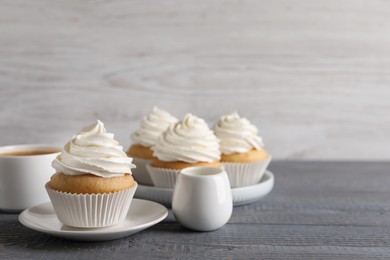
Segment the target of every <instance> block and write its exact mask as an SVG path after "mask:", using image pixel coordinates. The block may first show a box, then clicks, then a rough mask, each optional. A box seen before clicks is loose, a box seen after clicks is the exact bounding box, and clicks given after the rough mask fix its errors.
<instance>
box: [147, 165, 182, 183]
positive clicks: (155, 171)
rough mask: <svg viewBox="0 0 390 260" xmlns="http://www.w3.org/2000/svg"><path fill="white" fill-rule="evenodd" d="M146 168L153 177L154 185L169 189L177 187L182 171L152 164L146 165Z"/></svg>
mask: <svg viewBox="0 0 390 260" xmlns="http://www.w3.org/2000/svg"><path fill="white" fill-rule="evenodd" d="M146 169H147V170H148V171H149V174H150V177H152V180H153V184H154V186H156V187H160V188H168V189H173V188H174V187H175V183H176V178H177V175H179V173H180V171H181V170H174V169H165V168H158V167H153V166H151V165H150V164H148V165H146Z"/></svg>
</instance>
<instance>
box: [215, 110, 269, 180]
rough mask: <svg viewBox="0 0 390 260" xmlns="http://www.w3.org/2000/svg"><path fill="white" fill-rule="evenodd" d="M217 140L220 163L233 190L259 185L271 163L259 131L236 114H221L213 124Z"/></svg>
mask: <svg viewBox="0 0 390 260" xmlns="http://www.w3.org/2000/svg"><path fill="white" fill-rule="evenodd" d="M214 132H215V134H216V136H217V137H218V138H219V139H220V141H221V142H220V149H221V153H222V155H221V162H222V164H223V165H224V167H225V170H226V172H227V174H228V176H229V181H230V185H231V186H232V187H242V186H248V185H253V184H256V183H258V182H259V181H260V180H261V177H262V176H263V175H264V173H265V170H266V168H267V166H268V164H269V162H270V161H271V156H270V155H269V154H268V153H267V152H266V151H265V149H264V143H263V140H262V138H261V137H260V136H259V135H258V129H257V127H256V126H254V125H253V124H251V122H250V121H249V120H248V119H246V118H243V117H240V116H239V114H238V113H237V112H233V113H231V114H228V115H224V116H222V117H221V118H220V120H219V121H218V122H217V123H216V124H215V125H214Z"/></svg>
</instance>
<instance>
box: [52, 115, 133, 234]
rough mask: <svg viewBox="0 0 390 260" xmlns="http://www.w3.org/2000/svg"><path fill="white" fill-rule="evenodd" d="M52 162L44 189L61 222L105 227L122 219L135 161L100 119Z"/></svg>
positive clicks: (127, 207) (79, 134) (79, 225)
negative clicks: (48, 179) (50, 174)
mask: <svg viewBox="0 0 390 260" xmlns="http://www.w3.org/2000/svg"><path fill="white" fill-rule="evenodd" d="M52 166H53V168H54V169H55V170H56V173H55V174H53V176H52V177H51V179H50V181H49V182H48V183H47V184H46V190H47V192H48V194H49V197H50V200H51V202H52V204H53V207H54V210H55V212H56V214H57V217H58V219H59V220H60V221H61V222H62V223H63V224H65V225H68V226H73V227H83V228H92V227H105V226H111V225H115V224H118V223H120V222H122V221H123V220H124V219H125V217H126V215H127V212H128V210H129V208H130V203H131V201H132V198H133V195H134V193H135V190H136V188H137V183H136V182H135V181H134V179H133V177H132V173H131V169H132V168H134V167H135V165H134V164H133V163H132V158H129V157H127V155H126V153H125V152H123V149H122V146H120V145H119V143H118V142H117V141H116V140H114V135H113V134H111V133H107V132H106V129H105V128H104V125H103V123H102V122H101V121H99V120H97V122H96V123H94V124H92V125H90V126H88V127H86V128H84V129H82V130H81V131H80V132H79V133H78V134H77V135H75V136H74V137H73V138H72V139H71V140H70V141H69V142H68V143H67V144H66V145H65V146H64V149H63V150H62V152H61V154H60V155H58V156H57V158H56V159H55V160H54V161H53V163H52Z"/></svg>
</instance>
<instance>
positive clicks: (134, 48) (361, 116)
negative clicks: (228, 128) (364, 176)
mask: <svg viewBox="0 0 390 260" xmlns="http://www.w3.org/2000/svg"><path fill="white" fill-rule="evenodd" d="M0 3H1V7H0V133H1V135H0V145H4V144H16V143H54V144H58V145H63V144H64V143H65V141H67V140H68V139H69V138H70V137H71V136H72V135H73V134H74V133H75V131H77V130H79V129H80V128H81V127H83V126H84V125H86V124H88V123H90V122H92V121H94V120H96V118H99V119H101V120H102V121H103V122H105V123H106V125H107V128H108V129H109V130H111V131H112V132H114V133H115V134H116V136H117V138H118V139H119V141H120V142H121V143H122V144H123V145H124V146H125V147H127V146H129V145H130V133H131V132H133V131H134V130H135V129H136V128H137V126H138V124H139V122H140V120H141V118H142V117H143V116H145V115H147V114H148V113H149V112H150V110H151V109H152V106H154V105H158V106H160V107H162V108H165V109H167V110H168V111H170V112H172V113H173V114H175V115H176V116H178V117H182V116H183V115H184V114H185V113H187V112H192V113H193V114H196V115H198V116H201V117H204V118H205V119H207V121H208V122H209V123H210V125H212V124H213V123H214V122H215V121H216V120H217V119H218V117H219V116H221V115H222V114H225V113H228V112H231V111H233V110H238V111H239V112H240V113H241V114H243V115H244V116H246V117H248V118H249V119H250V120H251V121H253V122H254V123H255V124H256V125H257V126H258V127H259V129H260V133H261V135H262V136H263V137H264V140H265V143H266V145H267V147H268V149H269V150H270V152H271V153H272V154H273V155H274V158H278V159H336V160H339V159H341V160H342V159H344V160H345V159H376V160H379V159H384V160H386V159H388V158H389V154H390V148H389V145H388V142H387V141H386V140H388V132H389V131H390V122H389V117H388V113H387V111H389V110H390V102H389V100H390V88H389V85H390V48H389V45H390V34H389V33H387V32H388V31H389V30H390V8H389V6H388V3H387V1H382V0H345V1H337V0H331V1H312V0H297V1H294V2H291V1H286V0H276V1H265V0H259V1H251V0H216V1H212V2H210V1H208V0H199V1H185V2H183V1H179V0H164V1H138V0H126V1H124V0H110V1H105V0H96V1H66V0H59V1H51V0H37V1H33V2H32V1H30V0H2V1H0Z"/></svg>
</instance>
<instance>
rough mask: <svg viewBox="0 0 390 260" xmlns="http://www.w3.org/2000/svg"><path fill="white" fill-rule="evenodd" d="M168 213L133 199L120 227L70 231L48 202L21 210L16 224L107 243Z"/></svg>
mask: <svg viewBox="0 0 390 260" xmlns="http://www.w3.org/2000/svg"><path fill="white" fill-rule="evenodd" d="M167 215H168V209H167V208H166V207H164V206H163V205H160V204H158V203H156V202H153V201H147V200H140V199H133V201H132V202H131V206H130V210H129V213H128V214H127V217H126V219H125V221H124V222H123V223H121V224H118V225H115V226H111V227H106V228H73V227H69V226H65V225H63V224H62V223H61V222H60V221H59V220H58V218H57V215H56V213H55V212H54V209H53V206H52V204H51V202H47V203H44V204H40V205H38V206H35V207H32V208H29V209H26V210H24V211H23V212H22V213H21V214H20V215H19V221H20V223H22V224H23V225H24V226H26V227H28V228H31V229H34V230H37V231H40V232H43V233H46V234H50V235H53V236H57V237H63V238H67V239H72V240H78V241H107V240H113V239H118V238H122V237H126V236H129V235H132V234H134V233H137V232H139V231H141V230H144V229H146V228H148V227H150V226H152V225H155V224H157V223H158V222H160V221H162V220H163V219H165V218H166V217H167Z"/></svg>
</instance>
